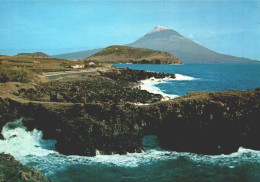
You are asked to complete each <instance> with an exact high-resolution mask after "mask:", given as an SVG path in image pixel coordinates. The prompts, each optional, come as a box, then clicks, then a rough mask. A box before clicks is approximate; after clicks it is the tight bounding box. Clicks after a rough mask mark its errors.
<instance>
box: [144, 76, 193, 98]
mask: <svg viewBox="0 0 260 182" xmlns="http://www.w3.org/2000/svg"><path fill="white" fill-rule="evenodd" d="M192 80H196V78H194V77H191V76H186V75H182V74H175V78H168V77H166V78H162V79H157V78H154V77H152V78H150V79H146V80H141V81H140V82H141V85H140V89H141V90H146V91H148V92H150V93H153V94H160V95H162V96H163V99H162V100H163V101H164V100H169V99H174V98H176V97H179V96H178V95H175V94H167V93H164V92H163V91H162V90H161V89H160V88H158V87H157V86H158V85H159V84H162V83H167V82H169V81H192Z"/></svg>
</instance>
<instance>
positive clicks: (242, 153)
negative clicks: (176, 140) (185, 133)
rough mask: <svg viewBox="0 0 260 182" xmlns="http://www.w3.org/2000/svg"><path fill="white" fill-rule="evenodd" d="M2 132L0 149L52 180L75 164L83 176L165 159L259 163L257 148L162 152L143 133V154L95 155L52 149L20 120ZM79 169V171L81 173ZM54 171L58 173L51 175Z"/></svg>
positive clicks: (51, 143) (217, 163) (231, 165)
mask: <svg viewBox="0 0 260 182" xmlns="http://www.w3.org/2000/svg"><path fill="white" fill-rule="evenodd" d="M2 134H3V136H4V137H5V140H0V152H4V153H10V154H12V155H14V156H15V158H16V159H17V160H19V161H20V162H22V163H23V164H25V165H29V166H32V167H35V168H37V169H39V170H40V171H41V172H42V173H43V174H45V175H47V176H49V177H53V178H54V179H55V180H57V179H59V178H61V176H63V175H64V174H65V173H66V172H68V170H71V168H78V167H81V170H83V171H84V172H85V173H86V174H84V175H90V174H88V172H89V173H90V171H88V170H89V169H90V168H91V169H92V168H95V167H96V166H99V168H100V167H101V168H105V169H110V168H111V169H112V168H113V169H114V168H116V169H117V168H118V169H122V168H123V169H125V168H128V169H132V168H138V167H143V166H153V165H154V164H157V163H162V164H163V163H166V162H169V161H172V162H173V163H174V162H175V163H178V161H183V160H184V161H187V162H189V163H192V164H194V165H213V166H220V167H221V166H222V167H223V166H224V167H228V168H230V169H232V168H234V166H237V165H239V164H240V163H243V162H253V163H259V164H260V152H259V151H254V150H249V149H245V148H240V149H239V150H238V152H235V153H232V154H230V155H217V156H210V155H199V154H193V153H185V152H182V153H180V152H174V151H166V150H163V149H161V148H160V147H159V142H158V138H157V137H156V136H146V137H144V138H143V145H144V146H145V147H146V148H147V151H146V152H143V153H128V154H126V155H118V154H115V155H97V156H95V157H84V156H76V155H71V156H65V155H62V154H60V153H58V152H57V151H55V149H54V145H55V143H56V141H55V140H43V139H42V132H41V131H38V130H36V129H34V130H33V131H28V130H27V129H26V128H25V127H24V126H23V125H22V120H21V119H19V120H17V121H15V122H10V123H7V124H6V125H5V126H4V127H3V130H2ZM77 166H78V167H77ZM81 170H80V171H79V173H81V172H82V171H81ZM92 172H93V171H92ZM63 173H64V174H63ZM57 174H59V175H60V176H58V177H55V176H56V175H57ZM74 175H75V174H74ZM56 178H57V179H56ZM57 181H59V180H57ZM61 181H62V180H61Z"/></svg>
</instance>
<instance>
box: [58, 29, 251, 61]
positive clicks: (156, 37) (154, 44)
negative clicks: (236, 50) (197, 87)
mask: <svg viewBox="0 0 260 182" xmlns="http://www.w3.org/2000/svg"><path fill="white" fill-rule="evenodd" d="M126 46H130V47H136V48H146V49H152V50H156V51H163V52H168V53H170V54H173V55H175V56H177V57H179V58H180V59H181V60H182V61H183V62H184V63H185V62H201V63H237V62H247V63H250V62H256V60H251V59H248V58H243V57H236V56H230V55H226V54H221V53H217V52H215V51H212V50H210V49H208V48H206V47H204V46H202V45H200V44H198V43H196V42H194V41H192V40H190V39H188V38H186V37H184V36H183V35H181V34H179V33H178V32H176V31H175V30H172V29H169V28H167V27H163V26H157V27H155V28H154V29H153V30H151V31H150V32H148V33H147V34H145V35H144V36H143V37H141V38H140V39H138V40H136V41H134V42H133V43H130V44H127V45H126ZM101 50H103V48H101V49H93V50H86V51H79V52H72V53H66V54H59V55H54V56H53V57H55V58H61V59H83V58H86V57H90V56H92V55H95V54H96V53H98V52H99V51H101Z"/></svg>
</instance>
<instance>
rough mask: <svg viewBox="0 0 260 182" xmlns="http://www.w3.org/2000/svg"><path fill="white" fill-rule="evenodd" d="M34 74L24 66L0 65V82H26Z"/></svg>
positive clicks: (30, 79) (31, 78)
mask: <svg viewBox="0 0 260 182" xmlns="http://www.w3.org/2000/svg"><path fill="white" fill-rule="evenodd" d="M34 76H35V75H34V74H33V73H32V72H31V71H29V70H28V69H25V68H19V67H10V68H7V67H4V66H0V82H1V83H5V82H22V83H28V82H30V81H32V80H33V78H34Z"/></svg>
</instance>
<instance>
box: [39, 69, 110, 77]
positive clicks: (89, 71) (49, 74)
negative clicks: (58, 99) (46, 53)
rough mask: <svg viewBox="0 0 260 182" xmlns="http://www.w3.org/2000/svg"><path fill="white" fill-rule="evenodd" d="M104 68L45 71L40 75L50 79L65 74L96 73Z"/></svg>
mask: <svg viewBox="0 0 260 182" xmlns="http://www.w3.org/2000/svg"><path fill="white" fill-rule="evenodd" d="M107 70H108V69H106V68H96V69H90V70H79V71H78V70H77V71H60V72H46V73H43V74H42V75H43V76H44V77H46V78H49V79H50V80H58V79H61V78H63V77H67V76H79V75H96V74H98V71H107Z"/></svg>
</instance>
